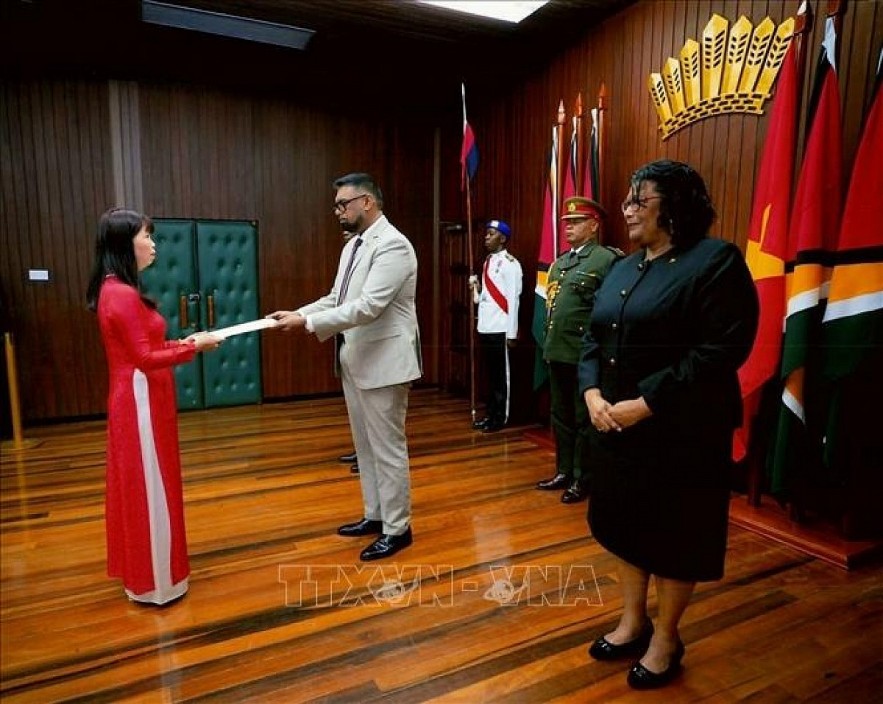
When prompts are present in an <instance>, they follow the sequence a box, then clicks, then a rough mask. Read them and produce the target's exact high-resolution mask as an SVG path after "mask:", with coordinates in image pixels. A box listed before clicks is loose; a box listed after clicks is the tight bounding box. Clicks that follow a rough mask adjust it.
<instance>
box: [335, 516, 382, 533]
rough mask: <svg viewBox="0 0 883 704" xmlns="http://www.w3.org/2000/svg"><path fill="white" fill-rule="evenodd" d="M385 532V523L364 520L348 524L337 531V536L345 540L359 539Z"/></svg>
mask: <svg viewBox="0 0 883 704" xmlns="http://www.w3.org/2000/svg"><path fill="white" fill-rule="evenodd" d="M382 532H383V521H372V520H369V519H367V518H363V519H362V520H361V521H356V522H355V523H346V524H344V525H342V526H341V527H340V528H338V529H337V534H338V535H342V536H343V537H344V538H358V537H361V536H363V535H373V534H375V533H382Z"/></svg>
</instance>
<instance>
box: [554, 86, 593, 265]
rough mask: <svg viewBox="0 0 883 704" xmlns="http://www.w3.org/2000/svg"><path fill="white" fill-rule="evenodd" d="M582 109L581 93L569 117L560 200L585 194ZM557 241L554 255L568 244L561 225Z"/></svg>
mask: <svg viewBox="0 0 883 704" xmlns="http://www.w3.org/2000/svg"><path fill="white" fill-rule="evenodd" d="M582 111H583V107H582V95H577V98H576V108H575V110H574V111H573V117H571V118H570V123H571V125H570V149H569V150H568V153H567V163H566V164H565V166H564V188H563V190H562V192H561V201H562V202H564V201H565V200H566V199H568V198H570V197H571V196H582V195H585V193H584V192H583V188H585V184H584V183H583V182H581V181H580V170H581V169H580V167H581V166H583V167H584V166H585V160H584V158H583V154H582V148H583V136H582V121H583V118H582ZM557 242H558V244H557V245H556V247H555V254H556V255H557V254H558V252H563V251H564V250H565V249H567V248H568V246H569V245H568V244H567V235H566V234H565V232H564V228H563V227H559V228H558V240H557ZM553 260H554V258H553Z"/></svg>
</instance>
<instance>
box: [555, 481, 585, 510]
mask: <svg viewBox="0 0 883 704" xmlns="http://www.w3.org/2000/svg"><path fill="white" fill-rule="evenodd" d="M588 495H589V490H588V489H586V488H585V487H584V486H583V485H582V482H580V480H579V479H574V480H573V484H571V485H570V486H569V487H567V489H565V490H564V493H563V494H561V503H562V504H578V503H579V502H580V501H585V500H586V497H587V496H588Z"/></svg>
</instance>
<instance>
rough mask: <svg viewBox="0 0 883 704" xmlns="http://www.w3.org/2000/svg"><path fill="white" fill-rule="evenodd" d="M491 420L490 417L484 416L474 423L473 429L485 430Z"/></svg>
mask: <svg viewBox="0 0 883 704" xmlns="http://www.w3.org/2000/svg"><path fill="white" fill-rule="evenodd" d="M490 422H491V419H490V418H482V419H481V420H477V421H475V422H474V423H473V424H472V429H473V430H484V429H485V428H486V427H487V425H488V423H490Z"/></svg>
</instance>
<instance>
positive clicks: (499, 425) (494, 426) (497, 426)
mask: <svg viewBox="0 0 883 704" xmlns="http://www.w3.org/2000/svg"><path fill="white" fill-rule="evenodd" d="M505 427H506V424H505V423H504V422H503V421H500V420H491V421H488V423H487V425H485V426H484V427H483V428H482V429H481V432H483V433H498V432H500V431H501V430H502V429H503V428H505Z"/></svg>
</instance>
